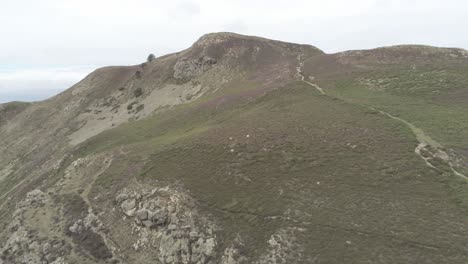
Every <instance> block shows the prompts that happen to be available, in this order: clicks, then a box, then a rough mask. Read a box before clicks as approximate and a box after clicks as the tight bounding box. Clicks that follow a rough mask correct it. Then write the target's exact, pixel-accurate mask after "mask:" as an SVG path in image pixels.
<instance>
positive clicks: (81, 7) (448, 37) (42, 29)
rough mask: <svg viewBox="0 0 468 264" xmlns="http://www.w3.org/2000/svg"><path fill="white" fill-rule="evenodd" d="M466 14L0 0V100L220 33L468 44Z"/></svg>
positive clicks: (360, 4)
mask: <svg viewBox="0 0 468 264" xmlns="http://www.w3.org/2000/svg"><path fill="white" fill-rule="evenodd" d="M467 17H468V1H466V0H353V1H349V0H326V1H324V0H287V1H274V0H257V1H254V0H235V1H234V0H223V1H219V0H200V1H195V0H192V1H191V0H186V1H184V0H182V1H177V0H171V1H167V0H165V1H158V0H67V1H63V0H40V1H38V0H0V102H5V101H11V100H24V101H31V100H39V99H44V98H47V97H49V96H51V95H53V94H55V93H57V92H59V91H61V90H64V89H66V88H69V87H70V86H71V85H72V84H74V83H76V82H77V81H79V80H80V79H82V78H83V77H84V76H86V74H88V73H89V72H91V71H92V70H93V69H95V68H97V67H101V66H106V65H129V64H137V63H141V62H142V61H144V60H145V58H146V56H147V55H148V54H149V53H154V54H155V55H157V56H158V55H164V54H166V53H169V52H174V51H179V50H181V49H184V48H187V47H189V46H190V45H191V44H192V43H193V42H194V41H195V40H196V39H198V38H199V37H200V36H201V35H203V34H205V33H209V32H217V31H231V32H237V33H241V34H248V35H258V36H262V37H267V38H274V39H280V40H285V41H290V42H297V43H308V44H312V45H315V46H317V47H319V48H320V49H322V50H324V51H325V52H328V53H333V52H338V51H344V50H350V49H367V48H374V47H378V46H387V45H394V44H428V45H434V46H448V47H461V48H465V49H468V34H467V32H468V18H467Z"/></svg>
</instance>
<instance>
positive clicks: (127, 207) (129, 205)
mask: <svg viewBox="0 0 468 264" xmlns="http://www.w3.org/2000/svg"><path fill="white" fill-rule="evenodd" d="M135 206H136V200H135V199H129V200H125V201H124V202H123V203H122V205H121V208H122V210H123V211H124V212H125V213H126V214H127V215H129V213H128V212H130V211H132V210H133V209H135ZM132 214H133V213H132Z"/></svg>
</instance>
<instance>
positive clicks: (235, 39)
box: [192, 32, 324, 53]
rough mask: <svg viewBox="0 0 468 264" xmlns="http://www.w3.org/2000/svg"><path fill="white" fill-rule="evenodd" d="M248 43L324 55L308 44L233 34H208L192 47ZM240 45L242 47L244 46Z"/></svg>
mask: <svg viewBox="0 0 468 264" xmlns="http://www.w3.org/2000/svg"><path fill="white" fill-rule="evenodd" d="M246 42H248V43H250V44H255V43H257V44H258V43H263V44H269V45H273V46H278V47H282V48H292V49H295V48H301V47H306V48H307V49H309V50H313V51H315V52H318V53H324V52H323V51H321V50H320V49H318V48H317V47H314V46H312V45H309V44H297V43H291V42H285V41H281V40H274V39H267V38H262V37H257V36H249V35H242V34H237V33H233V32H214V33H208V34H205V35H203V36H202V37H200V38H199V39H198V40H197V41H196V42H195V43H194V44H193V46H192V47H196V48H205V47H208V46H216V45H219V44H222V43H244V44H245V43H246ZM244 44H242V45H244Z"/></svg>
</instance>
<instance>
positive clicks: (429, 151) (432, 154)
mask: <svg viewBox="0 0 468 264" xmlns="http://www.w3.org/2000/svg"><path fill="white" fill-rule="evenodd" d="M297 61H298V66H297V67H296V75H297V77H298V78H299V80H301V81H302V82H305V83H307V84H308V85H310V86H312V87H314V88H315V89H316V90H317V91H319V92H320V94H322V95H327V93H325V91H324V90H323V88H321V87H320V86H319V85H318V84H315V83H312V82H309V81H306V80H305V79H306V78H305V76H304V73H303V68H304V53H302V52H301V53H300V54H299V55H297ZM309 79H313V78H310V77H309ZM360 105H361V106H363V107H366V108H368V109H371V110H373V111H377V112H378V113H380V114H382V115H384V116H387V117H389V118H391V119H394V120H397V121H399V122H401V123H403V124H405V125H406V126H407V127H408V128H409V129H411V132H413V134H414V135H415V137H416V140H417V141H418V142H419V144H418V146H417V147H416V148H415V149H414V152H415V153H416V154H417V155H418V156H419V157H421V159H423V160H424V162H425V163H426V165H427V166H429V167H431V168H433V169H436V170H439V169H438V168H437V167H436V166H434V165H433V164H431V163H430V160H431V159H434V158H440V159H442V160H444V161H445V162H446V163H447V165H448V166H449V168H450V170H451V171H452V172H453V173H454V174H455V175H457V176H458V177H462V178H464V179H466V180H468V176H466V175H464V174H462V173H461V172H459V171H458V170H457V169H456V168H455V167H456V165H455V164H454V162H453V158H451V157H450V155H449V154H448V153H447V152H446V151H444V150H443V149H444V146H443V145H442V144H440V143H439V142H437V141H436V140H434V139H432V138H431V137H430V136H428V135H427V134H426V133H425V132H424V131H423V130H422V129H421V128H419V127H417V126H415V125H414V124H412V123H411V122H408V121H407V120H404V119H402V118H399V117H396V116H394V115H392V114H390V113H388V112H385V111H382V110H380V109H376V108H375V107H372V106H368V105H362V104H360ZM423 153H425V154H426V156H425V155H423ZM427 155H428V156H427Z"/></svg>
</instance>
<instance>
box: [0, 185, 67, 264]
mask: <svg viewBox="0 0 468 264" xmlns="http://www.w3.org/2000/svg"><path fill="white" fill-rule="evenodd" d="M48 202H50V197H49V196H48V195H47V194H45V193H44V192H42V191H41V190H37V189H36V190H33V191H31V192H28V193H27V195H26V198H25V199H24V200H23V201H21V202H20V203H19V206H18V208H17V209H16V211H15V212H14V214H13V221H12V222H11V224H10V225H9V229H10V230H11V231H12V234H11V236H10V238H9V239H8V240H7V241H6V242H5V244H4V245H3V248H1V249H0V250H1V251H0V263H2V264H9V263H28V264H29V263H30V264H44V263H46V264H61V263H64V258H63V257H64V256H65V255H68V254H69V252H70V250H71V246H70V244H69V243H67V242H66V241H65V240H62V239H60V238H58V237H52V236H51V237H45V236H42V235H38V234H37V232H34V230H33V229H32V228H31V227H30V226H28V224H27V223H26V222H27V220H28V219H26V218H27V217H28V216H27V215H28V212H29V211H30V210H34V209H40V208H42V207H44V206H45V203H48Z"/></svg>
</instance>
